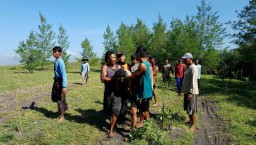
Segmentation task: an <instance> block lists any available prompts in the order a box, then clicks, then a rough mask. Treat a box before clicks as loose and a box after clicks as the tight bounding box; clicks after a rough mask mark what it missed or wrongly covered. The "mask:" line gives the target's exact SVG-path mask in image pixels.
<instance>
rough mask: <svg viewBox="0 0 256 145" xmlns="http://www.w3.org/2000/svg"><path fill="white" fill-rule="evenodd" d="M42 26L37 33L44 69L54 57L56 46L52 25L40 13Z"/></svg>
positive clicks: (41, 63) (41, 62)
mask: <svg viewBox="0 0 256 145" xmlns="http://www.w3.org/2000/svg"><path fill="white" fill-rule="evenodd" d="M39 16H40V21H41V24H40V25H39V26H38V29H39V32H38V33H36V37H37V39H38V46H37V47H38V48H39V50H41V55H40V56H41V57H40V58H39V60H40V65H41V66H42V68H43V67H44V65H45V64H46V63H47V60H48V59H49V58H50V57H51V56H52V48H53V47H54V45H55V42H54V39H55V33H54V32H53V30H52V25H50V24H48V23H47V20H46V18H45V17H44V16H43V15H42V14H41V13H39Z"/></svg>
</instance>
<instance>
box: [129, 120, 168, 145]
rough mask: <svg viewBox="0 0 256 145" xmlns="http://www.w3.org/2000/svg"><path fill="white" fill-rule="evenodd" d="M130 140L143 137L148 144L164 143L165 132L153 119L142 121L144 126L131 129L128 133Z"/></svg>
mask: <svg viewBox="0 0 256 145" xmlns="http://www.w3.org/2000/svg"><path fill="white" fill-rule="evenodd" d="M129 135H130V138H131V139H132V140H135V139H145V140H147V141H148V142H149V144H160V145H162V144H164V136H165V133H164V132H162V131H161V130H160V128H158V127H157V125H156V124H155V123H154V122H153V120H147V121H145V122H144V126H143V127H140V128H136V129H133V130H132V131H131V133H130V134H129Z"/></svg>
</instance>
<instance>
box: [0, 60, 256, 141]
mask: <svg viewBox="0 0 256 145" xmlns="http://www.w3.org/2000/svg"><path fill="white" fill-rule="evenodd" d="M52 67H53V65H49V66H48V67H46V68H45V70H36V71H35V72H34V73H27V70H23V69H22V68H21V67H20V66H5V67H1V69H0V74H1V75H0V80H1V81H0V110H1V112H0V130H1V131H0V144H89V145H91V144H149V143H150V144H199V143H205V142H208V141H210V142H211V143H216V141H214V140H212V138H214V137H217V141H224V142H225V143H229V144H230V143H234V144H256V110H255V109H256V105H255V103H254V102H255V101H256V97H255V94H256V91H255V90H256V85H255V83H252V82H241V81H237V80H227V81H228V83H227V86H228V89H227V93H226V89H225V85H226V84H225V82H223V81H222V80H220V79H219V78H216V77H215V76H210V75H204V76H203V78H202V95H201V97H200V101H199V102H200V106H201V108H199V109H200V110H199V112H198V118H199V119H198V123H197V127H198V131H197V132H196V134H195V135H192V134H190V133H189V132H188V126H187V125H186V123H185V122H186V121H188V117H187V115H186V113H185V112H184V111H183V110H182V109H183V108H182V101H183V97H180V96H178V95H177V93H176V92H175V91H176V87H175V80H174V79H173V78H172V82H171V85H170V87H167V86H166V84H164V83H162V81H161V74H159V75H158V82H157V86H158V95H159V106H157V107H151V108H150V112H151V117H152V119H151V120H150V121H148V122H147V125H146V126H145V127H144V128H142V129H138V130H135V131H133V132H132V133H131V135H132V136H133V139H132V140H129V141H124V140H123V139H124V138H125V136H126V135H127V134H129V118H130V116H129V115H127V120H126V125H123V126H117V127H118V129H117V137H116V138H115V139H109V138H107V135H106V134H107V129H106V123H105V119H104V115H103V112H102V108H103V105H102V100H103V90H104V85H103V84H102V83H101V82H100V66H92V70H91V72H90V79H89V82H88V84H86V85H81V84H80V83H81V78H80V75H79V67H80V66H79V64H78V63H70V64H68V68H67V71H68V95H67V103H68V105H69V110H68V111H67V114H66V119H67V120H66V121H65V122H63V123H58V122H57V121H58V117H59V116H58V115H59V114H58V113H57V110H56V107H57V106H56V104H55V103H53V102H51V99H50V92H51V85H52V81H53V79H52V78H53V70H52ZM202 104H204V105H205V104H206V105H207V104H209V105H208V106H211V108H213V110H214V111H213V112H212V113H213V114H214V115H215V116H214V119H209V117H207V115H210V116H212V114H209V112H208V113H207V109H206V112H204V106H202ZM163 105H164V106H165V109H164V110H163V109H162V106H163ZM208 111H209V110H208ZM204 118H206V120H203V119H204ZM207 118H208V120H207ZM211 121H213V123H212V122H211ZM216 121H217V122H218V123H217V124H216ZM207 125H209V126H213V127H212V128H210V127H208V126H207ZM143 129H146V130H148V131H143ZM127 132H128V133H127ZM209 132H216V133H215V134H214V133H212V134H209ZM219 133H220V134H219ZM220 136H222V138H221V137H220Z"/></svg>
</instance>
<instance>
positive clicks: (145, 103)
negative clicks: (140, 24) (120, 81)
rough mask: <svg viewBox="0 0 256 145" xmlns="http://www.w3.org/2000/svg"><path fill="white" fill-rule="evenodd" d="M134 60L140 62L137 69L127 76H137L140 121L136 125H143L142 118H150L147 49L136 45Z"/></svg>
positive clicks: (149, 78)
mask: <svg viewBox="0 0 256 145" xmlns="http://www.w3.org/2000/svg"><path fill="white" fill-rule="evenodd" d="M135 54H136V60H137V61H139V62H140V64H139V67H138V69H137V70H136V71H135V72H134V73H133V74H131V75H130V76H128V77H129V78H132V79H133V78H138V80H139V83H138V87H137V91H138V92H137V93H138V97H139V99H140V101H139V102H140V104H139V109H140V111H141V116H140V117H141V119H140V121H141V123H140V124H139V125H138V127H141V126H143V121H144V119H146V120H148V119H150V116H149V101H150V99H151V98H152V95H153V94H152V92H153V90H152V82H151V77H150V66H149V63H148V62H147V58H146V57H147V50H146V49H145V48H143V47H138V48H137V50H136V52H135Z"/></svg>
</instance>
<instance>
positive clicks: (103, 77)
mask: <svg viewBox="0 0 256 145" xmlns="http://www.w3.org/2000/svg"><path fill="white" fill-rule="evenodd" d="M107 74H108V73H107V65H103V66H102V67H101V75H100V78H101V82H102V83H105V82H110V81H112V78H109V77H107Z"/></svg>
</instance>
